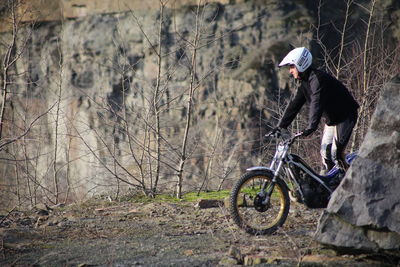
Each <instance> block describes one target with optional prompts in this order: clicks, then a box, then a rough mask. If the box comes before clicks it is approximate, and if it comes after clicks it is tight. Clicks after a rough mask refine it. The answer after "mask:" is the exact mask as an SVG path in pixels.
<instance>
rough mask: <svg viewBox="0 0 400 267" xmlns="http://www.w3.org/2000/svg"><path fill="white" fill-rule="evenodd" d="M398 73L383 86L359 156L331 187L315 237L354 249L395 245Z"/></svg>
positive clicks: (398, 228) (398, 227)
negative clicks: (326, 205) (329, 197)
mask: <svg viewBox="0 0 400 267" xmlns="http://www.w3.org/2000/svg"><path fill="white" fill-rule="evenodd" d="M399 99H400V76H399V77H397V78H395V79H393V80H392V81H391V82H390V83H388V84H387V85H386V87H385V88H384V90H383V92H382V95H381V97H380V100H379V102H378V105H377V108H376V110H375V112H374V114H373V118H372V121H371V126H370V129H369V131H368V133H367V135H366V137H365V139H364V142H363V144H362V145H361V148H360V152H359V157H358V158H357V159H356V160H355V161H354V163H353V164H352V166H351V167H350V169H349V171H348V172H347V174H346V177H345V178H344V180H343V181H342V183H341V184H340V186H339V187H338V189H337V190H336V191H335V192H334V194H333V196H332V199H331V201H330V202H329V205H328V207H327V209H326V211H324V213H323V214H322V216H321V218H320V221H319V225H318V228H317V231H316V234H315V238H316V240H317V241H319V242H320V243H323V244H327V245H332V246H334V247H337V248H346V249H355V250H367V251H378V250H382V249H384V250H399V249H400V197H399V196H400V132H399V131H400V104H399Z"/></svg>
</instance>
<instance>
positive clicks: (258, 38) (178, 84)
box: [0, 1, 312, 200]
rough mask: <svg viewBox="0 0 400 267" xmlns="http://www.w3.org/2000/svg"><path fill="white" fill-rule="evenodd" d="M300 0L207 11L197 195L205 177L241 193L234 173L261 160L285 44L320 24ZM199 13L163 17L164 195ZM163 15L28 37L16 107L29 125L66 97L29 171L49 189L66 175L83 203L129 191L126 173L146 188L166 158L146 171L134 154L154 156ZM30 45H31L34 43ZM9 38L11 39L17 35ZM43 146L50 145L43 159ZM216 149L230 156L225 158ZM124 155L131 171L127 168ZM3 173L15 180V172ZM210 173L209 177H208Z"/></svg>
mask: <svg viewBox="0 0 400 267" xmlns="http://www.w3.org/2000/svg"><path fill="white" fill-rule="evenodd" d="M111 2H112V1H111ZM111 2H110V3H111ZM156 2H158V1H156ZM291 2H292V1H267V4H266V3H265V2H264V1H246V3H241V2H240V1H239V2H238V3H235V1H233V2H232V4H225V5H223V4H220V3H210V4H208V5H205V6H204V7H202V9H201V12H200V15H199V18H198V19H199V21H200V22H201V26H200V30H201V35H200V38H201V39H200V43H199V47H198V52H197V53H198V54H197V59H198V60H197V62H196V64H197V66H196V71H197V73H196V78H197V81H196V84H195V86H196V91H195V95H194V106H193V114H192V116H193V117H192V118H193V119H192V124H191V126H192V128H191V131H190V132H189V140H190V143H189V144H188V151H189V152H190V153H191V154H192V155H194V156H193V159H191V160H190V161H188V162H187V164H186V166H185V173H184V176H185V177H184V178H185V182H184V187H185V188H186V190H191V189H193V188H197V187H198V185H199V184H201V182H202V180H203V177H207V179H208V181H207V185H206V186H208V187H212V186H213V185H214V187H213V188H216V187H217V186H219V184H220V183H221V182H224V185H228V186H229V183H230V182H229V180H228V179H225V176H226V173H227V172H229V173H230V174H231V175H232V174H234V171H232V169H236V170H238V169H237V168H238V167H239V166H240V165H242V164H243V165H246V166H248V165H249V164H250V161H251V159H252V158H253V157H252V155H251V149H252V146H253V143H252V141H250V142H248V141H246V142H243V140H256V139H258V138H259V134H260V133H259V131H260V128H259V126H260V125H261V124H262V126H263V127H262V130H263V131H266V130H267V129H265V121H267V120H269V119H270V118H271V114H270V112H269V111H267V110H266V109H265V108H264V107H266V106H268V107H269V110H272V109H274V108H276V107H275V106H276V105H275V104H274V105H275V106H271V103H273V101H275V98H274V94H275V92H277V90H274V88H277V87H278V84H277V83H278V81H277V78H276V77H277V75H278V73H277V67H276V65H277V64H276V63H277V62H276V61H273V60H275V59H280V58H282V56H283V55H284V54H285V53H286V52H287V51H288V50H289V49H290V48H289V44H288V42H282V39H284V38H287V39H289V38H292V39H296V38H297V37H296V36H297V35H299V34H300V33H301V32H305V31H307V30H308V25H309V24H310V23H311V21H312V18H311V16H310V15H309V13H308V12H309V11H308V10H307V8H306V6H305V5H304V3H303V2H299V3H291ZM195 11H196V9H195V7H194V6H191V5H187V6H185V5H183V6H180V7H179V8H177V9H171V8H166V9H165V10H164V14H163V17H164V19H163V27H162V38H161V46H162V69H161V74H162V77H161V90H162V92H161V93H160V94H159V95H158V98H159V106H160V109H161V112H160V123H161V125H160V127H161V129H162V131H163V143H162V151H163V154H162V155H161V161H162V162H163V163H164V164H162V166H161V168H162V170H161V173H162V174H163V176H162V178H161V179H160V181H159V182H160V184H161V185H160V188H163V189H167V188H169V189H170V188H171V187H174V180H173V179H174V170H173V167H175V166H177V164H178V163H179V158H178V156H177V154H179V153H177V152H178V151H180V146H181V142H182V136H183V132H184V124H185V119H186V118H185V115H186V114H185V111H186V105H187V104H186V103H187V101H188V97H187V95H188V93H187V92H188V88H189V82H190V64H189V63H190V58H191V54H192V52H193V49H192V47H191V45H190V43H189V42H188V41H192V40H193V36H194V30H195V24H196V23H195V15H194V13H195ZM159 18H160V11H159V8H158V7H157V6H154V8H153V9H147V8H146V9H143V10H141V9H134V10H132V12H129V11H125V12H118V13H109V14H94V15H87V16H82V17H77V18H69V19H66V20H64V21H62V22H61V21H51V22H43V23H41V24H40V25H38V26H36V27H35V28H34V29H33V30H32V31H31V29H30V28H29V27H28V28H26V29H24V32H22V34H21V36H22V37H24V36H30V37H29V40H28V43H27V46H26V49H25V50H24V53H23V54H22V56H21V60H19V61H18V63H17V66H16V69H17V71H18V73H26V74H25V75H21V76H18V78H19V83H18V84H19V86H18V87H17V88H13V91H14V92H18V97H15V98H13V100H12V101H13V106H14V107H15V109H17V110H27V109H28V110H29V114H28V116H27V118H26V120H27V121H29V120H31V119H33V118H34V117H35V116H36V115H37V114H40V113H41V112H44V111H45V110H46V109H47V108H49V107H50V106H51V105H54V104H55V103H57V101H58V100H59V99H60V100H61V102H60V105H59V106H58V105H57V106H55V108H53V109H52V110H51V112H49V114H48V115H46V116H44V118H43V121H44V122H42V123H40V124H39V125H40V126H38V127H35V128H34V129H33V130H32V131H31V136H30V137H31V139H34V140H35V143H34V144H33V143H32V144H31V143H29V144H28V146H27V150H26V151H27V152H26V153H27V157H30V158H35V157H36V155H37V154H39V156H38V158H37V159H36V158H35V162H34V164H32V165H31V166H30V167H29V169H27V170H26V171H25V170H24V171H23V172H24V173H25V172H27V173H35V175H37V178H36V177H35V178H34V179H37V183H38V184H42V185H43V186H44V187H51V188H54V186H53V185H52V183H53V181H54V169H56V172H57V173H56V176H57V179H58V181H59V188H60V189H61V188H62V190H61V191H62V192H60V196H61V197H62V198H64V197H66V196H67V195H68V197H69V199H71V200H76V199H83V198H86V197H87V196H88V195H93V194H94V195H96V194H101V193H104V192H106V193H107V194H113V193H114V192H117V191H118V190H120V189H123V185H124V184H125V183H124V182H120V180H118V179H117V178H115V177H116V176H118V177H119V178H121V179H124V180H125V181H129V182H131V183H135V184H137V181H136V180H134V179H133V178H132V177H139V176H140V174H139V173H140V172H141V171H142V173H144V176H145V177H144V180H145V183H146V185H148V183H150V179H151V175H150V173H151V172H152V171H153V172H154V170H155V166H154V158H155V155H154V152H151V153H153V154H152V155H151V156H148V155H149V153H147V152H146V153H145V156H146V154H147V156H148V158H147V159H146V160H144V163H143V164H142V166H141V168H142V170H139V168H138V164H137V163H135V161H134V160H133V156H132V153H135V154H136V157H137V158H138V159H140V157H141V155H142V153H143V150H146V148H145V147H144V145H143V144H144V143H143V142H144V140H146V132H145V130H144V129H145V128H146V127H147V129H148V128H149V127H152V129H154V127H155V122H154V121H155V119H154V115H152V114H153V111H152V99H153V96H154V91H155V85H156V78H157V71H158V65H157V56H156V54H155V50H156V49H154V48H157V46H158V42H159V40H158V32H159ZM297 21H301V23H296V22H297ZM288 24H290V25H292V26H291V27H290V30H288V26H287V25H288ZM306 35H307V34H306ZM22 37H21V41H20V43H19V44H18V45H19V47H20V46H21V47H22V46H23V44H24V38H22ZM3 38H4V39H5V40H9V36H6V35H3ZM7 38H8V39H7ZM152 46H153V47H152ZM0 58H2V51H0ZM285 75H286V73H285ZM282 80H287V79H282ZM197 82H198V83H197ZM286 93H287V91H286ZM27 102H28V103H31V104H30V106H29V107H26V106H25V105H26V103H27ZM57 107H59V111H58V112H57V110H56V108H57ZM57 114H58V120H57ZM56 121H57V127H56ZM127 127H129V129H127ZM56 129H57V132H56ZM150 132H151V136H152V135H153V132H152V131H150ZM147 134H148V133H147ZM56 141H57V142H56ZM129 142H130V143H129ZM150 142H153V141H152V140H150ZM153 143H154V142H153ZM36 144H40V152H38V149H39V148H38V146H37V145H36ZM55 145H57V148H56V147H55ZM150 145H151V146H153V145H152V144H151V143H150ZM213 147H217V148H218V150H216V151H214V152H213V149H214V148H213ZM150 149H154V148H153V147H151V148H150ZM22 150H23V149H21V151H22ZM55 150H57V151H56V153H55V152H54V151H55ZM132 151H133V152H132ZM237 153H239V154H240V156H239V155H236V154H237ZM211 154H215V155H217V156H215V157H214V158H213V160H214V161H215V162H217V163H215V164H212V163H209V161H210V159H209V158H208V157H207V156H204V155H211ZM233 154H235V155H233ZM55 155H57V157H56V158H55ZM230 155H231V156H230ZM17 156H18V157H25V155H17ZM232 158H233V159H232ZM114 159H115V160H117V161H118V165H119V166H123V169H122V168H117V169H115V163H116V161H115V160H114ZM54 161H56V164H55V165H56V168H54V167H53V166H52V164H53V162H54ZM149 164H153V166H150V165H149ZM207 166H209V167H207ZM171 167H172V168H171ZM0 169H1V171H2V172H3V173H4V172H6V173H10V174H9V175H10V176H11V177H14V168H13V167H12V165H10V167H4V170H3V167H2V166H0ZM207 169H209V173H205V170H207ZM115 170H116V171H115ZM128 172H129V173H130V174H128ZM210 173H211V174H212V175H210ZM153 175H154V174H153ZM6 176H7V175H5V176H4V177H6ZM140 179H141V177H139V181H140ZM0 182H1V178H0ZM28 186H29V185H28ZM147 187H148V186H147ZM203 189H206V188H203ZM26 190H27V191H28V188H27V189H26ZM67 191H68V194H67ZM8 198H9V197H4V199H8Z"/></svg>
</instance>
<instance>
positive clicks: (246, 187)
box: [230, 171, 290, 235]
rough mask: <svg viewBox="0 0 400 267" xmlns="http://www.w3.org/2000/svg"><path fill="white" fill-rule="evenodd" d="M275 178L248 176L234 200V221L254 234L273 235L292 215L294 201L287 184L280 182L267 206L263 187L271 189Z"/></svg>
mask: <svg viewBox="0 0 400 267" xmlns="http://www.w3.org/2000/svg"><path fill="white" fill-rule="evenodd" d="M272 178H273V174H272V173H269V172H265V171H259V172H248V173H246V174H244V175H243V176H242V177H241V178H240V180H239V181H238V182H237V183H236V185H235V186H234V188H233V189H232V191H231V196H230V213H231V215H232V218H233V221H234V222H235V223H236V224H237V225H238V226H239V227H241V228H243V229H244V230H245V231H246V232H248V233H250V234H254V235H257V234H260V235H266V234H272V233H274V232H275V231H276V230H277V229H278V227H280V226H282V225H283V224H284V223H285V221H286V218H287V216H288V213H289V208H290V199H289V194H288V189H287V186H286V184H285V183H284V182H283V181H282V180H281V179H279V178H278V179H277V181H276V183H275V185H274V188H273V191H272V194H271V197H270V200H269V202H268V203H263V200H264V199H265V198H264V197H263V196H262V187H263V185H266V186H265V191H268V189H269V188H270V186H271V182H272Z"/></svg>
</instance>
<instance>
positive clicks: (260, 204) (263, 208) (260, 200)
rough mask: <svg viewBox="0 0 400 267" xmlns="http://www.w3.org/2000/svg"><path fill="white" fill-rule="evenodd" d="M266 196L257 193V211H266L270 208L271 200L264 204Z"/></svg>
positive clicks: (255, 201) (255, 206)
mask: <svg viewBox="0 0 400 267" xmlns="http://www.w3.org/2000/svg"><path fill="white" fill-rule="evenodd" d="M263 201H264V198H263V197H261V196H260V195H257V196H256V197H255V198H254V208H255V209H256V211H258V212H264V211H266V210H268V208H269V201H268V203H267V204H263Z"/></svg>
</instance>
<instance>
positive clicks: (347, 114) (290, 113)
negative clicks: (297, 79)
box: [278, 68, 359, 131]
mask: <svg viewBox="0 0 400 267" xmlns="http://www.w3.org/2000/svg"><path fill="white" fill-rule="evenodd" d="M306 102H307V103H308V104H309V106H310V107H309V115H308V127H307V129H309V130H311V131H315V130H316V129H317V128H318V124H319V121H320V120H321V117H324V118H325V123H326V124H327V125H330V126H331V125H337V124H339V123H340V122H343V121H344V120H345V119H347V118H356V117H357V109H358V107H359V105H358V103H357V101H356V100H355V99H354V98H353V96H352V95H351V94H350V92H349V90H347V88H346V87H345V86H344V85H343V84H342V83H341V82H339V81H338V80H337V79H335V78H334V77H332V76H330V75H329V74H327V73H325V72H324V71H321V70H317V69H313V68H310V69H308V70H307V71H306V72H304V73H302V77H301V85H300V87H299V88H298V89H297V91H296V92H295V94H293V95H292V97H291V99H290V102H289V104H288V106H287V107H286V109H285V112H284V114H283V117H282V118H281V120H280V122H279V124H278V127H281V128H287V127H288V126H289V125H290V124H291V123H292V121H293V120H294V118H295V117H296V115H297V113H299V111H300V109H301V107H302V106H303V105H304V103H306Z"/></svg>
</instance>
